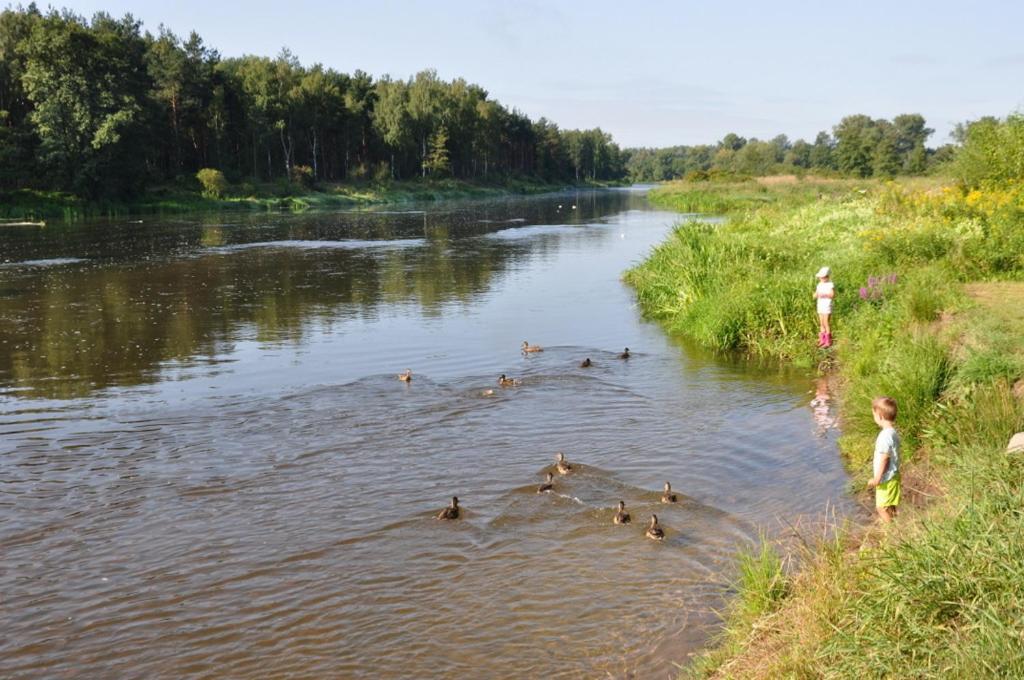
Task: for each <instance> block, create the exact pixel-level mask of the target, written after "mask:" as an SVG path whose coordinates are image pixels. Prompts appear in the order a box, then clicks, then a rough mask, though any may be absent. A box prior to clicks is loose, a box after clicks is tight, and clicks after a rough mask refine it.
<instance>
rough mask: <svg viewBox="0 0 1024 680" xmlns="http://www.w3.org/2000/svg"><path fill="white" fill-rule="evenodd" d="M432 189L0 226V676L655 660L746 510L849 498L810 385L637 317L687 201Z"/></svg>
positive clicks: (827, 422) (675, 649)
mask: <svg viewBox="0 0 1024 680" xmlns="http://www.w3.org/2000/svg"><path fill="white" fill-rule="evenodd" d="M574 205H575V208H573V206H574ZM424 210H425V212H419V211H384V210H380V211H373V212H354V213H353V212H344V213H317V214H311V215H287V214H281V215H278V214H269V215H268V214H260V215H258V216H248V215H246V216H239V215H229V216H224V215H221V216H207V217H201V218H197V217H184V218H182V217H175V218H169V219H158V218H146V219H144V221H143V222H141V223H137V222H128V221H120V222H117V221H97V222H88V223H84V224H79V225H70V226H47V227H45V228H38V227H10V226H8V227H3V228H2V229H3V232H2V233H0V247H2V250H0V437H2V439H0V631H2V634H0V676H3V677H48V678H64V677H91V678H101V677H105V678H111V677H138V678H177V677H208V678H222V677H231V678H266V677H345V678H411V677H416V678H426V677H474V678H490V677H501V678H535V677H642V678H664V677H673V676H674V675H675V673H676V667H675V666H674V663H685V661H686V658H687V654H688V653H690V652H692V651H694V650H696V649H698V648H699V647H700V646H701V645H702V644H703V643H704V642H705V641H706V640H707V637H708V635H709V634H711V633H713V632H714V630H715V626H716V623H717V621H718V619H717V617H716V614H715V610H716V609H720V608H721V607H722V606H723V604H724V602H725V601H726V600H727V597H728V594H729V585H728V584H729V581H730V579H731V578H732V577H733V576H734V568H735V567H734V565H735V556H736V552H737V550H738V549H739V548H740V547H742V546H747V545H750V544H752V543H753V542H754V541H756V540H757V536H758V531H759V529H761V528H766V529H767V530H768V531H772V530H776V529H778V528H779V527H783V526H786V525H787V523H795V522H798V521H804V520H814V519H815V518H820V517H822V515H823V514H824V513H825V512H826V509H827V508H830V509H834V510H836V511H837V512H838V513H839V514H844V513H848V512H850V509H851V504H850V501H849V500H848V499H847V498H846V497H845V495H844V491H843V489H844V484H845V480H846V477H845V474H844V472H843V468H842V465H841V463H840V461H839V459H838V456H837V453H836V448H835V441H834V437H835V432H834V429H833V428H832V421H831V418H832V415H831V411H830V408H831V407H830V406H829V404H828V403H827V401H823V399H827V395H822V394H821V393H820V391H821V390H820V389H819V390H818V393H817V394H816V390H815V385H814V383H813V381H812V380H811V379H810V378H808V377H806V376H801V375H799V374H790V373H786V372H783V371H780V370H778V369H764V368H756V367H752V366H750V365H748V364H745V363H743V362H739V361H731V360H727V359H723V358H716V357H712V356H709V355H707V354H704V353H701V352H699V351H696V350H694V349H693V348H690V347H687V346H685V345H683V344H680V343H679V342H677V341H674V340H672V339H671V338H669V337H667V336H666V335H665V334H664V333H663V332H662V330H661V329H660V328H659V327H658V326H657V325H655V324H651V323H645V322H644V321H643V320H642V319H641V317H640V314H639V312H638V310H637V309H636V306H635V302H634V296H633V294H632V291H631V290H630V289H629V288H628V287H626V286H625V285H623V284H622V283H621V281H620V276H621V273H622V272H623V271H624V270H625V269H626V268H627V267H628V266H630V264H632V263H635V262H637V261H639V260H640V259H642V258H643V256H644V255H645V254H646V253H647V252H648V251H649V249H650V248H651V247H652V246H653V245H654V244H656V243H658V242H660V241H661V240H663V238H664V237H665V236H666V234H667V232H668V230H669V229H670V228H671V225H672V224H673V223H674V222H676V221H677V220H678V219H679V216H678V215H673V214H670V213H664V212H658V211H655V210H652V209H651V208H650V207H649V206H648V205H647V203H646V199H645V198H644V196H643V194H642V192H638V191H606V192H592V193H578V194H561V195H551V196H543V197H535V198H527V199H514V200H511V199H510V200H505V201H490V202H472V203H453V204H438V205H433V206H430V207H426V208H424ZM524 340H528V341H530V342H531V343H537V344H540V345H543V346H544V348H545V351H544V352H543V353H539V354H532V355H529V356H524V355H523V354H521V353H520V351H519V346H520V344H521V343H522V342H523V341H524ZM626 346H628V347H629V348H630V349H631V351H632V353H633V356H632V358H630V359H629V360H628V361H621V360H619V359H617V358H616V354H617V353H618V352H621V351H622V349H623V348H624V347H626ZM586 357H590V358H591V359H592V361H593V364H594V365H593V366H592V367H591V368H588V369H582V368H580V367H579V363H580V361H581V360H582V359H584V358H586ZM405 368H411V369H412V370H413V372H414V378H413V380H412V382H410V383H403V382H400V381H399V380H397V379H396V377H395V375H396V373H398V372H399V371H402V370H404V369H405ZM500 373H506V374H508V375H510V376H514V377H516V378H519V379H521V381H522V384H521V385H520V386H518V387H514V388H507V389H501V388H499V387H498V386H497V384H496V380H497V376H498V375H499V374H500ZM490 389H493V390H494V392H493V394H489V393H487V392H486V391H487V390H490ZM812 400H814V403H813V404H812V403H811V402H812ZM557 451H564V452H565V453H566V455H567V457H568V459H569V460H570V461H571V462H572V463H574V464H576V469H575V470H574V472H573V473H572V474H570V475H569V476H566V477H559V478H558V479H556V481H555V489H554V492H553V493H545V494H537V493H536V491H535V489H536V486H537V484H539V483H540V482H541V481H542V478H543V473H544V472H545V470H546V469H547V466H549V465H550V464H551V463H552V462H553V460H554V455H555V452H557ZM666 480H667V481H671V482H672V485H673V487H674V489H675V490H676V491H677V493H678V494H679V496H680V502H679V503H678V504H676V505H672V506H666V505H662V504H661V503H659V502H658V499H659V497H660V488H661V486H662V484H663V483H664V482H665V481H666ZM452 495H458V496H459V498H460V499H461V501H462V505H463V506H464V517H463V519H461V520H459V521H455V522H440V521H437V520H435V519H433V515H434V514H435V513H436V512H437V511H438V510H439V509H440V508H441V507H442V506H444V505H445V504H446V503H447V501H448V499H449V498H450V497H451V496H452ZM620 499H621V500H624V501H625V502H626V507H627V509H628V510H629V511H630V512H631V513H632V515H633V518H634V522H633V524H630V525H624V526H616V525H614V524H613V523H612V516H613V514H614V511H613V506H614V505H615V503H616V502H617V501H618V500H620ZM652 512H657V513H658V516H659V518H660V520H661V524H662V526H663V527H664V529H665V531H666V534H667V537H666V540H665V541H664V542H663V543H655V542H653V541H650V540H647V539H645V538H644V535H643V533H644V525H645V523H646V521H647V519H648V518H649V516H650V514H651V513H652Z"/></svg>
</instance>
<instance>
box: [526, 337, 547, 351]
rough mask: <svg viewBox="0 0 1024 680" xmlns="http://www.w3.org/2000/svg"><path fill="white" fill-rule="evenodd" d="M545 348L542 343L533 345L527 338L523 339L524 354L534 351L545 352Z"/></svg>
mask: <svg viewBox="0 0 1024 680" xmlns="http://www.w3.org/2000/svg"><path fill="white" fill-rule="evenodd" d="M543 351H544V348H543V347H541V346H540V345H531V344H530V343H528V342H527V341H526V340H523V354H531V353H533V352H543Z"/></svg>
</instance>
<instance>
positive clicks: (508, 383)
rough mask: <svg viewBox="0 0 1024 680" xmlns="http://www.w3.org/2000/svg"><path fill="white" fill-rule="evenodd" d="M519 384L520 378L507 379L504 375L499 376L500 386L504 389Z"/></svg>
mask: <svg viewBox="0 0 1024 680" xmlns="http://www.w3.org/2000/svg"><path fill="white" fill-rule="evenodd" d="M519 382H520V381H519V378H506V377H505V374H504V373H502V374H501V375H500V376H498V384H499V385H501V386H502V387H515V386H516V385H518V384H519Z"/></svg>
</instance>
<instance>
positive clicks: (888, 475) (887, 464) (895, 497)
mask: <svg viewBox="0 0 1024 680" xmlns="http://www.w3.org/2000/svg"><path fill="white" fill-rule="evenodd" d="M871 413H872V415H873V416H874V417H875V424H876V425H878V427H879V428H881V432H879V433H878V437H877V438H876V439H875V457H874V461H873V466H872V467H873V471H874V475H873V476H872V478H871V481H869V482H868V486H869V487H874V489H875V509H876V510H878V517H879V519H881V520H882V521H883V522H890V521H892V519H893V518H894V517H896V508H897V506H899V504H900V435H899V433H897V432H896V400H895V399H893V398H892V397H876V398H875V399H874V400H872V402H871Z"/></svg>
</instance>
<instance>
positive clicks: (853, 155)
mask: <svg viewBox="0 0 1024 680" xmlns="http://www.w3.org/2000/svg"><path fill="white" fill-rule="evenodd" d="M932 132H933V130H932V129H931V128H929V127H927V126H926V124H925V119H924V117H923V116H921V115H919V114H916V113H911V114H904V115H900V116H896V117H895V118H893V119H892V120H891V121H890V120H886V119H884V118H878V119H873V118H871V117H870V116H865V115H855V116H847V117H846V118H843V119H842V120H841V121H840V122H839V124H838V125H836V126H835V127H833V128H832V132H831V133H829V132H825V131H822V132H819V133H818V135H817V137H815V139H814V141H813V142H807V141H805V140H803V139H798V140H796V141H795V142H791V141H790V140H789V138H788V137H786V135H779V136H777V137H774V138H773V139H771V140H767V141H763V140H759V139H745V138H743V137H740V136H739V135H736V134H733V133H730V134H728V135H726V136H725V137H723V138H722V140H721V141H720V142H718V144H703V145H696V146H674V147H669V148H665V149H628V150H627V153H628V154H629V161H628V162H627V164H626V167H627V169H628V171H629V176H630V178H631V179H633V180H634V181H645V182H651V181H661V180H668V179H676V178H680V177H687V176H689V177H691V178H700V177H703V176H705V175H707V174H725V175H755V176H759V175H771V174H777V173H787V172H790V173H791V172H796V173H799V172H808V171H814V172H818V173H822V174H841V175H846V176H851V177H893V176H896V175H919V174H923V173H925V172H927V171H928V170H929V169H930V168H932V167H934V166H935V165H937V164H939V163H943V162H946V161H948V160H950V159H951V158H952V156H953V154H954V148H953V147H952V145H946V146H943V147H940V148H938V149H930V148H928V147H927V146H926V145H925V143H926V141H927V140H928V137H929V136H930V135H931V134H932Z"/></svg>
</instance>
